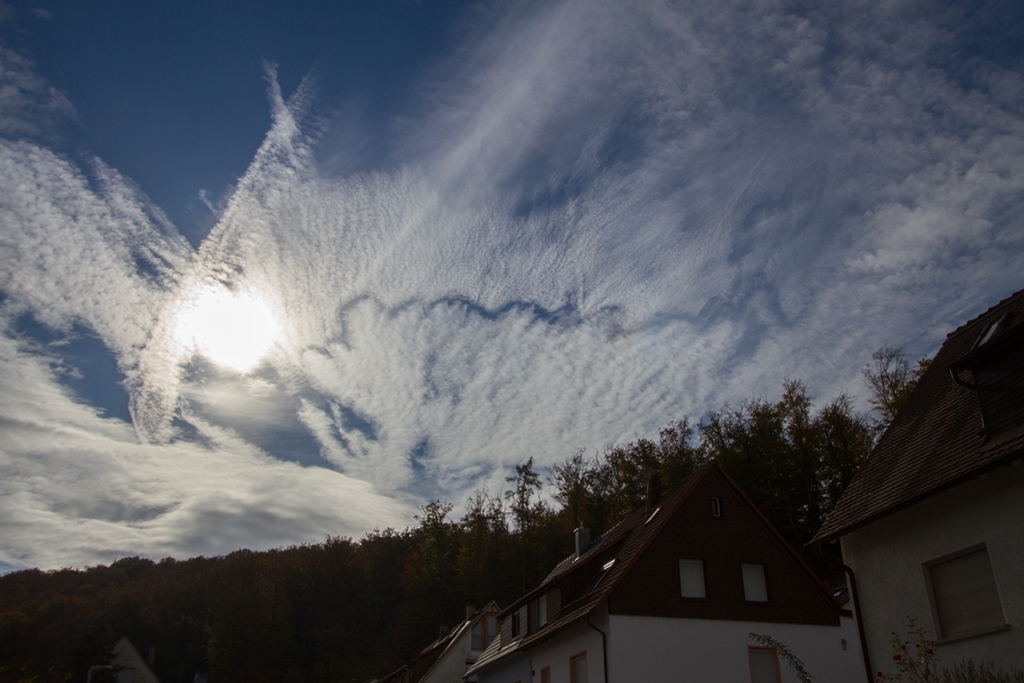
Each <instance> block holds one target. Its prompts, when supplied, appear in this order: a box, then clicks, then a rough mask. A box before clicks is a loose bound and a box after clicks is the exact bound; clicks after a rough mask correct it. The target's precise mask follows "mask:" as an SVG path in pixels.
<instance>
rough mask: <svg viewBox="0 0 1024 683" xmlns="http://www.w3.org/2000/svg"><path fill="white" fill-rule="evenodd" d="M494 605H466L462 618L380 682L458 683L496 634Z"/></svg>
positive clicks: (460, 682)
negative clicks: (464, 617)
mask: <svg viewBox="0 0 1024 683" xmlns="http://www.w3.org/2000/svg"><path fill="white" fill-rule="evenodd" d="M498 611H499V608H498V604H497V603H496V602H494V601H493V600H492V601H491V602H489V603H487V604H486V605H484V606H483V607H481V608H479V609H478V608H477V607H476V605H474V604H472V603H467V605H466V619H465V620H464V621H463V622H462V623H460V624H459V625H458V626H456V627H455V628H453V629H452V630H451V631H448V632H447V633H444V634H442V635H441V636H440V637H439V638H438V639H437V640H435V641H434V642H433V643H431V644H430V645H428V646H427V647H425V648H424V649H423V650H422V651H421V652H420V653H419V655H417V656H416V658H415V659H414V660H413V661H411V662H409V663H408V664H406V665H405V666H403V667H401V668H400V669H398V670H397V671H394V672H392V673H391V674H389V675H387V676H385V677H384V678H382V679H380V683H462V676H463V674H465V673H466V670H467V669H469V667H470V666H472V665H473V663H474V662H476V660H477V657H479V656H480V653H482V652H483V651H484V650H485V649H486V648H487V646H488V645H490V644H491V641H492V640H494V638H495V636H496V634H497V620H496V617H497V616H498Z"/></svg>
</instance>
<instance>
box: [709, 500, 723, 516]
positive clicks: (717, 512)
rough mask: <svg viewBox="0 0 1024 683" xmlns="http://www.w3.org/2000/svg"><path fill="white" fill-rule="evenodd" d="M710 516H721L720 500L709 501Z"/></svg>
mask: <svg viewBox="0 0 1024 683" xmlns="http://www.w3.org/2000/svg"><path fill="white" fill-rule="evenodd" d="M711 516H712V517H721V516H722V499H721V498H717V497H716V498H712V499H711Z"/></svg>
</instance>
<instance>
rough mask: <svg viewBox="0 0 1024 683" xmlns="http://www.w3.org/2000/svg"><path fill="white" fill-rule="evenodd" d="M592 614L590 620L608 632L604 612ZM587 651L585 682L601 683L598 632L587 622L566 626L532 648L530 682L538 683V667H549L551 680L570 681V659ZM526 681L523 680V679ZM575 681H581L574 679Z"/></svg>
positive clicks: (602, 668) (558, 682) (564, 682)
mask: <svg viewBox="0 0 1024 683" xmlns="http://www.w3.org/2000/svg"><path fill="white" fill-rule="evenodd" d="M601 612H602V613H601V614H597V615H594V616H593V617H592V618H591V620H590V622H591V623H592V624H593V625H594V626H596V627H597V628H599V629H601V630H602V631H604V632H605V633H608V616H607V611H606V610H604V609H602V610H601ZM583 651H586V653H587V671H588V676H587V678H588V681H587V683H604V653H603V644H602V642H601V634H600V633H598V632H597V631H595V630H594V629H592V628H590V627H589V626H587V623H586V621H584V622H581V623H578V624H576V625H574V626H573V627H572V628H569V629H566V630H565V631H563V632H561V633H559V634H558V635H556V636H555V637H554V638H552V639H550V640H547V641H545V642H543V643H541V644H540V645H538V646H537V647H535V648H533V650H532V651H531V655H532V663H531V666H532V669H533V681H534V683H539V681H540V670H541V669H543V668H544V667H545V666H550V667H551V681H552V683H569V658H570V657H572V656H574V655H576V654H578V653H580V652H583ZM523 683H526V680H525V679H524V680H523ZM576 683H580V682H579V681H577V682H576Z"/></svg>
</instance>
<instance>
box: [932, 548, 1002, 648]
mask: <svg viewBox="0 0 1024 683" xmlns="http://www.w3.org/2000/svg"><path fill="white" fill-rule="evenodd" d="M925 574H926V577H927V579H928V584H929V593H930V597H931V601H932V612H933V614H934V615H935V625H936V629H935V630H936V631H937V632H938V633H939V635H940V637H942V638H952V637H957V636H970V635H980V634H982V633H986V632H988V631H992V630H999V629H1001V628H1004V627H1005V626H1006V618H1005V616H1004V615H1003V607H1002V605H1001V604H1000V602H999V592H998V590H997V589H996V579H995V576H994V575H993V573H992V563H991V562H990V561H989V558H988V548H986V547H985V545H984V544H982V545H981V546H980V547H979V546H972V547H971V548H967V549H966V550H963V551H960V552H959V553H956V554H954V555H953V556H946V557H943V558H939V559H938V560H934V561H932V562H930V563H928V564H926V565H925Z"/></svg>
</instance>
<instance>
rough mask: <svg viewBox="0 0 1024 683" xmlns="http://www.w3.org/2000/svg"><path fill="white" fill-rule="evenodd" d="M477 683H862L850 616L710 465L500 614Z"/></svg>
mask: <svg viewBox="0 0 1024 683" xmlns="http://www.w3.org/2000/svg"><path fill="white" fill-rule="evenodd" d="M498 618H499V620H500V622H501V628H500V631H499V636H498V638H497V639H496V640H495V642H494V643H492V644H491V647H490V648H488V649H487V650H486V651H485V652H484V653H483V654H482V655H481V656H480V659H478V660H477V662H476V664H475V665H474V666H473V667H472V668H471V669H470V670H469V672H468V673H467V679H472V677H474V676H475V677H476V680H478V681H479V683H517V682H518V683H644V682H645V681H651V682H655V681H657V682H661V681H681V680H694V681H702V682H707V683H714V682H716V681H723V682H725V681H729V682H730V683H735V682H736V681H753V683H762V682H765V683H769V682H770V683H779V682H780V681H793V680H796V679H795V677H794V675H793V672H792V671H791V669H790V667H789V666H788V665H787V664H786V663H785V662H783V661H780V660H779V657H778V653H777V652H776V650H775V649H774V648H770V647H764V646H762V645H761V644H759V643H758V642H756V641H755V640H753V639H751V637H750V634H751V633H756V634H760V635H763V636H769V637H771V638H773V639H775V640H776V641H778V642H781V643H783V644H784V645H786V646H787V647H788V648H789V649H790V650H792V652H793V653H794V654H795V655H796V656H797V657H799V658H800V659H801V660H802V661H803V662H804V664H805V666H806V668H807V670H808V671H810V673H812V674H813V675H814V676H815V677H816V678H817V680H823V681H825V680H827V681H835V682H837V683H846V682H850V683H853V682H856V683H863V681H865V680H866V677H867V674H866V672H865V670H864V666H863V660H862V656H861V652H860V647H859V643H858V641H857V635H856V629H855V627H854V624H853V620H852V616H851V615H850V613H849V612H847V611H846V610H844V609H843V608H842V607H841V606H840V605H839V603H838V602H837V601H836V600H835V598H834V597H833V596H832V595H831V594H830V593H829V592H828V591H827V590H826V589H825V588H824V586H823V585H822V584H821V582H820V581H819V580H818V579H817V578H816V577H815V576H814V575H813V573H812V572H811V570H810V569H809V568H808V567H807V565H806V564H804V562H803V561H802V560H801V559H800V557H799V556H798V555H797V554H796V553H795V552H794V551H793V549H792V548H791V547H790V546H789V545H788V544H787V543H786V542H785V541H784V540H783V539H782V537H781V536H779V534H778V533H777V532H776V531H775V529H774V528H773V527H772V526H771V525H770V524H769V523H768V520H767V519H765V518H764V516H763V515H761V513H760V512H759V511H758V510H757V508H756V507H754V505H753V504H752V503H751V502H750V500H749V499H748V498H747V497H746V496H745V495H744V494H743V492H742V491H740V489H739V488H738V487H737V486H736V484H735V483H734V482H733V481H732V479H730V478H729V477H728V475H726V474H725V472H724V471H723V470H722V469H721V467H720V466H719V465H718V464H717V463H710V464H709V465H707V466H705V467H703V468H702V469H701V470H699V471H698V472H696V473H695V474H694V475H693V476H691V477H689V478H688V479H687V480H686V481H685V482H683V483H682V484H680V485H679V486H676V487H674V488H673V489H672V490H670V491H669V492H667V493H666V494H665V495H663V496H651V497H650V498H649V500H648V508H647V509H646V510H639V511H637V512H636V513H634V514H633V515H631V516H630V517H628V518H626V519H625V520H623V521H622V522H621V523H620V524H618V525H616V526H615V527H614V528H612V529H611V530H609V531H608V532H607V533H605V534H604V535H603V536H602V537H601V538H599V539H597V540H596V541H595V542H593V543H588V540H587V538H586V533H585V530H579V531H577V552H576V553H575V554H574V555H572V556H570V557H569V558H567V559H566V560H564V561H563V562H561V563H560V564H559V565H558V566H557V567H555V568H554V570H552V572H551V573H550V574H549V575H548V576H547V578H546V579H545V580H544V581H543V582H542V583H541V585H540V586H538V587H537V588H535V589H534V590H532V591H530V592H529V593H527V594H526V595H525V596H523V597H522V598H521V599H520V600H518V601H517V602H515V603H514V604H512V605H511V606H510V607H509V608H507V609H505V610H504V611H503V612H501V614H499V617H498Z"/></svg>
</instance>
